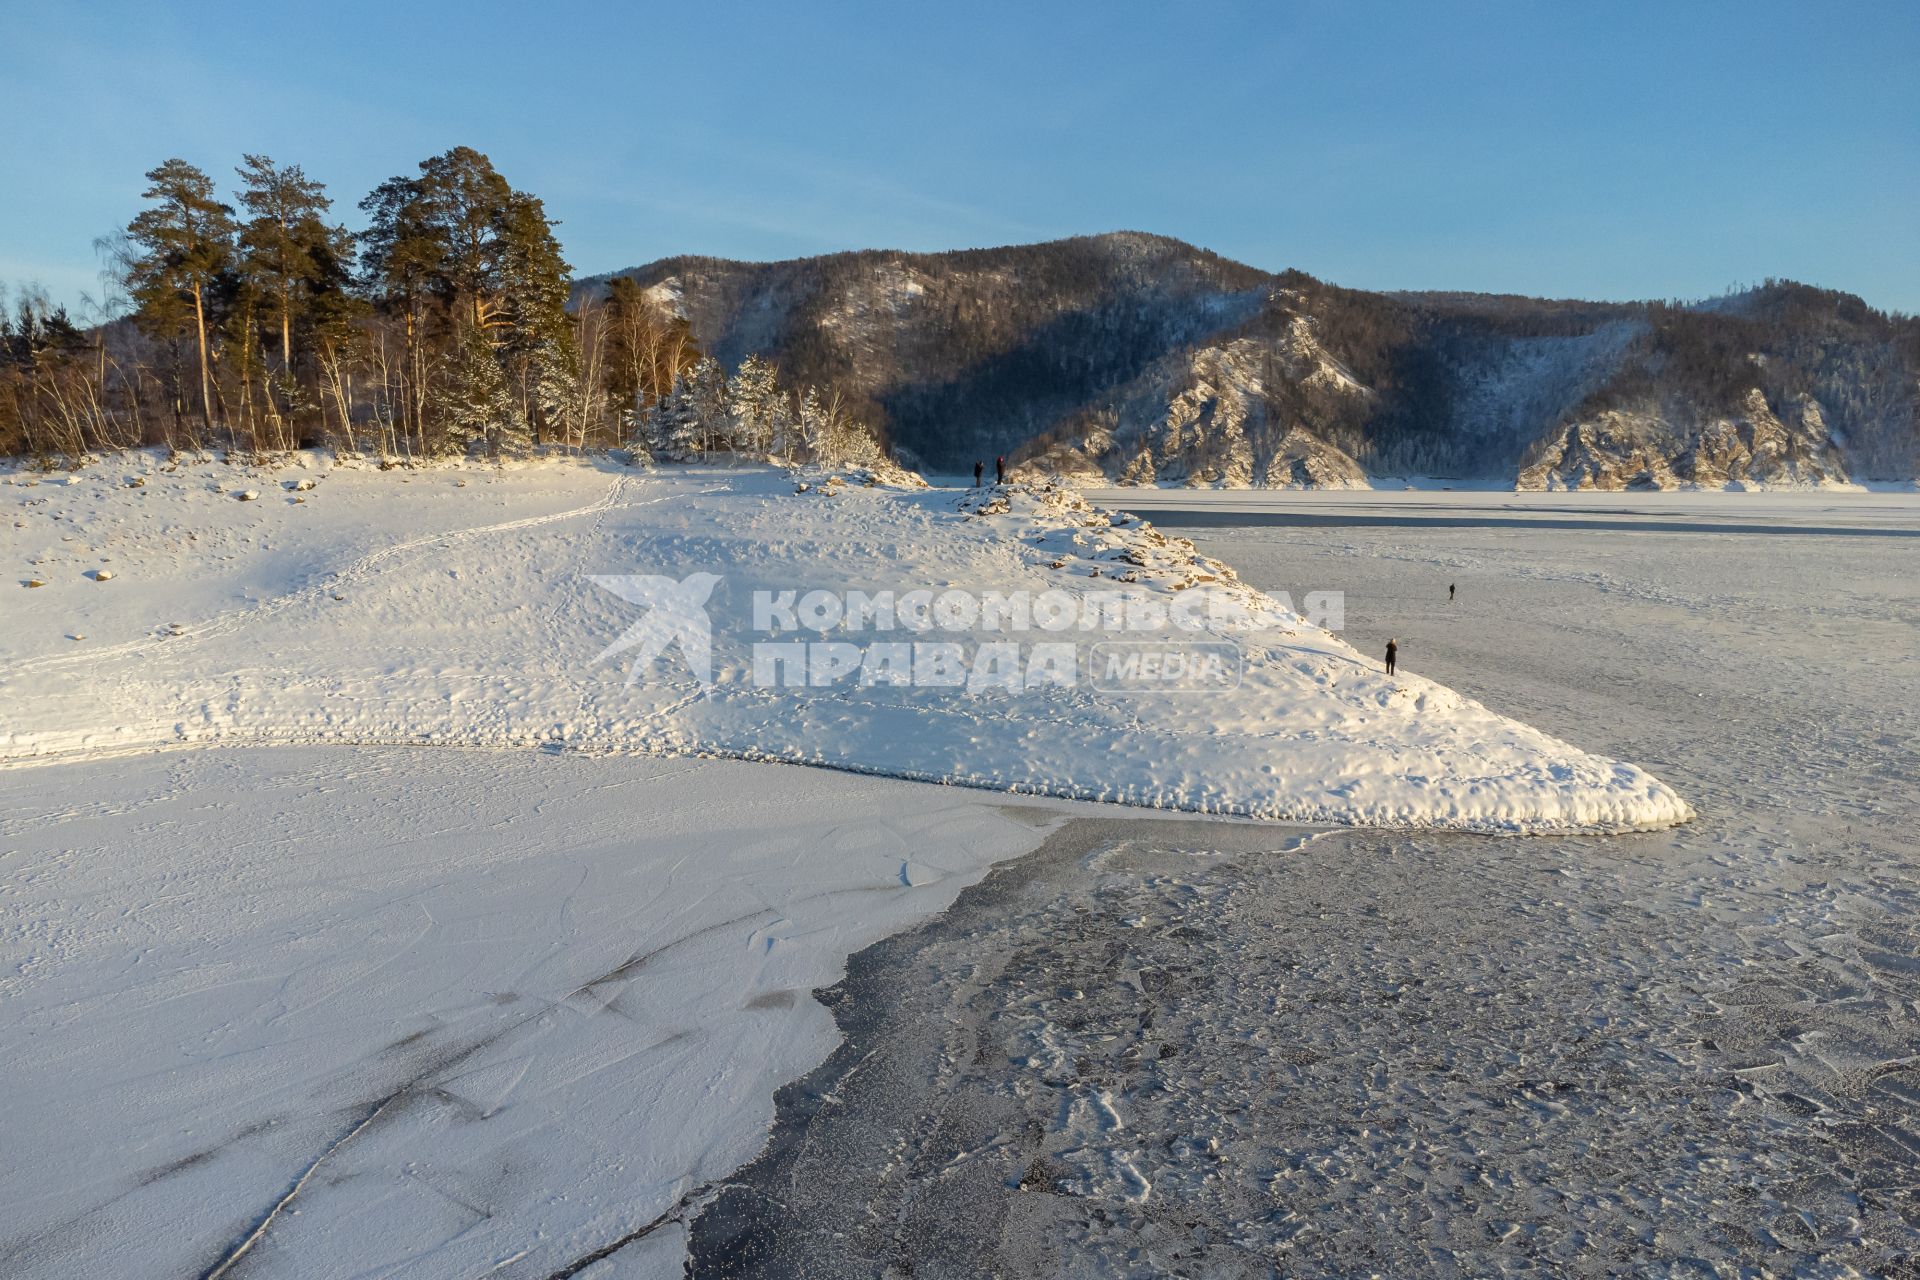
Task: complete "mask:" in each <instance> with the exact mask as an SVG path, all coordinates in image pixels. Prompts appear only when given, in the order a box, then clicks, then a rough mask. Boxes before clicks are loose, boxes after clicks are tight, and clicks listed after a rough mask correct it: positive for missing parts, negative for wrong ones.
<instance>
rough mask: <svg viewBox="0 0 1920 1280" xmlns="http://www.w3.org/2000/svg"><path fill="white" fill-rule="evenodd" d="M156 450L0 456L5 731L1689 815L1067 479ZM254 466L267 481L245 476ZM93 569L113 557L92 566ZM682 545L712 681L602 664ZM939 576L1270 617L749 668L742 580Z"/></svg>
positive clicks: (1290, 811)
mask: <svg viewBox="0 0 1920 1280" xmlns="http://www.w3.org/2000/svg"><path fill="white" fill-rule="evenodd" d="M155 461H156V460H155V459H154V458H152V457H149V456H145V455H135V457H134V459H133V461H132V463H131V464H129V465H144V466H145V467H146V470H145V471H144V472H143V473H142V476H141V478H143V479H144V480H145V481H146V483H145V484H144V485H142V486H141V487H139V488H128V487H126V486H125V485H124V484H123V483H122V477H121V474H120V473H121V471H123V470H125V469H126V468H125V467H120V468H118V469H116V468H113V467H110V466H100V467H95V468H91V469H89V470H86V471H83V472H80V473H78V474H77V475H76V476H74V477H72V479H73V481H74V483H70V484H51V483H34V484H32V485H31V487H29V483H28V482H29V481H30V480H31V479H32V478H31V477H27V476H23V475H12V476H9V477H7V478H8V479H9V480H10V481H11V482H12V483H10V484H8V485H5V486H0V510H4V511H6V512H10V513H11V514H12V516H13V519H11V520H9V521H8V522H7V525H8V526H10V527H0V547H4V549H5V550H6V551H7V552H8V553H9V554H10V555H12V556H13V557H14V558H15V560H16V561H18V562H19V563H21V565H22V572H23V574H24V573H26V572H32V573H34V574H35V575H37V577H38V578H39V579H44V580H45V581H46V583H47V585H46V586H44V587H40V588H32V589H27V590H21V589H19V588H15V590H16V593H17V594H16V596H15V607H16V609H18V610H20V615H19V616H20V621H19V622H18V623H17V624H16V625H13V626H10V627H9V628H8V629H7V631H6V633H5V634H4V636H0V656H3V657H4V659H5V666H4V668H3V669H0V759H16V760H17V759H26V758H38V759H43V760H44V759H54V758H68V757H75V756H81V755H86V754H90V753H99V752H103V751H118V750H127V749H135V748H143V747H153V746H177V745H190V744H207V743H213V742H226V743H236V742H239V743H260V742H279V743H321V742H334V743H418V742H425V743H433V744H438V745H462V746H528V745H538V746H545V747H563V748H568V749H574V750H596V751H629V750H640V751H654V752H681V753H713V754H723V755H733V756H740V757H745V758H750V759H766V760H782V761H790V762H796V763H808V764H820V765H829V766H833V767H836V768H843V769H851V770H855V771H861V772H874V773H884V774H889V775H893V776H899V777H906V778H914V779H921V780H927V781H936V782H945V783H960V784H965V785H971V786H980V787H987V788H992V789H996V790H1011V791H1022V792H1029V793H1038V794H1046V795H1054V796H1061V797H1069V798H1076V799H1087V800H1105V801H1118V802H1122V803H1127V804H1133V805H1142V806H1148V807H1154V808H1166V809H1182V810H1188V811H1194V812H1203V813H1224V814H1237V815H1246V816H1254V817H1263V818H1271V819H1282V820H1289V821H1313V822H1340V823H1356V824H1367V825H1399V826H1406V825H1419V826H1443V827H1451V828H1461V829H1473V830H1504V831H1554V830H1577V829H1605V830H1627V829H1636V828H1646V827H1658V826H1665V825H1668V824H1671V823H1674V822H1679V821H1684V820H1685V819H1686V818H1687V816H1688V814H1689V809H1688V807H1687V804H1686V802H1685V801H1684V800H1683V799H1682V798H1681V797H1680V796H1679V795H1677V794H1676V793H1675V792H1674V791H1672V790H1671V789H1670V788H1669V787H1667V786H1666V785H1665V784H1664V783H1662V782H1661V781H1659V780H1658V779H1656V778H1654V777H1653V776H1652V775H1650V774H1648V773H1646V772H1645V771H1644V770H1642V769H1640V768H1639V767H1637V766H1635V765H1632V764H1625V763H1620V762H1617V761H1615V760H1611V759H1607V758H1604V757H1601V756H1596V755H1591V754H1589V753H1587V752H1586V751H1583V750H1581V749H1580V748H1578V747H1576V746H1570V745H1568V743H1567V742H1564V741H1561V740H1558V739H1556V738H1553V737H1550V736H1548V735H1547V734H1545V733H1542V732H1540V731H1539V730H1537V729H1534V728H1532V727H1529V726H1528V725H1525V724H1522V723H1520V722H1518V721H1515V720H1512V719H1509V718H1507V717H1505V716H1502V715H1499V714H1496V713H1494V712H1492V711H1490V710H1488V709H1487V708H1486V707H1484V706H1482V705H1481V704H1479V703H1477V702H1474V701H1472V700H1470V699H1467V698H1464V697H1461V696H1460V695H1459V694H1457V693H1455V692H1454V691H1452V690H1450V689H1448V688H1446V687H1444V686H1443V685H1441V684H1439V683H1436V682H1435V681H1433V680H1431V679H1429V678H1428V677H1427V676H1425V675H1423V674H1418V673H1419V672H1420V671H1421V670H1422V668H1421V667H1420V664H1419V663H1418V661H1417V660H1415V659H1413V658H1412V656H1411V655H1409V658H1408V661H1407V663H1406V666H1407V668H1409V670H1406V671H1403V672H1402V674H1401V675H1399V676H1398V677H1396V678H1389V677H1387V676H1386V675H1384V673H1383V672H1382V671H1381V669H1380V663H1379V660H1378V659H1377V658H1376V657H1374V656H1372V655H1371V654H1368V655H1363V654H1361V653H1359V652H1356V651H1355V650H1354V649H1353V648H1352V647H1350V646H1349V645H1348V644H1347V643H1346V642H1345V641H1344V640H1342V639H1341V638H1340V637H1338V636H1336V635H1334V634H1331V633H1329V632H1326V631H1323V630H1320V629H1319V628H1318V627H1314V626H1310V625H1308V624H1307V623H1305V622H1303V621H1301V619H1300V618H1299V617H1298V616H1296V615H1295V614H1294V613H1293V612H1292V610H1291V609H1289V608H1286V607H1283V606H1282V605H1281V604H1280V603H1279V602H1276V601H1274V600H1271V599H1268V598H1266V597H1264V596H1262V595H1261V594H1260V593H1258V592H1255V591H1252V590H1251V589H1249V588H1247V587H1245V586H1244V585H1242V584H1240V583H1238V582H1236V581H1235V580H1234V578H1233V576H1232V571H1231V569H1230V567H1229V566H1227V565H1223V564H1220V563H1217V562H1215V561H1213V560H1210V559H1208V558H1207V557H1204V556H1199V555H1196V553H1195V552H1194V551H1193V549H1192V547H1191V545H1190V544H1187V543H1185V542H1183V541H1181V540H1179V539H1170V538H1167V537H1166V536H1164V535H1163V534H1161V533H1159V532H1158V531H1156V530H1154V529H1152V528H1151V527H1148V526H1147V525H1146V524H1145V523H1144V522H1142V521H1141V520H1139V519H1137V518H1136V519H1125V520H1119V521H1117V522H1116V520H1115V519H1114V518H1112V517H1110V516H1109V514H1108V513H1106V512H1103V511H1099V510H1095V509H1092V508H1089V507H1088V506H1087V505H1086V504H1085V503H1084V502H1082V501H1080V500H1079V499H1078V498H1077V497H1076V496H1075V495H1072V494H1070V493H1065V492H1060V491H1038V492H1036V491H1029V490H1025V489H1022V488H1013V489H1009V490H1006V491H997V492H996V493H994V494H993V495H990V496H988V497H987V498H986V499H985V500H984V501H971V500H970V499H974V498H980V497H981V495H978V494H976V495H969V496H968V497H962V496H961V495H958V494H956V493H953V492H951V491H941V490H932V491H926V490H921V491H913V490H901V489H892V488H885V487H877V488H868V487H864V486H860V485H838V484H815V485H813V486H811V487H810V488H809V489H808V490H807V492H805V493H796V492H794V488H795V486H794V485H793V483H792V482H791V481H790V480H789V479H788V478H787V477H786V476H785V475H783V474H782V473H780V472H778V471H774V470H771V469H767V468H739V469H726V468H692V469H678V468H676V469H668V470H664V471H660V472H653V473H632V472H626V471H624V470H623V469H620V468H614V467H607V466H594V465H590V464H585V463H582V464H580V465H578V466H536V467H528V468H525V469H519V470H512V471H507V472H504V473H502V472H494V471H491V470H486V469H480V470H474V469H467V468H445V469H436V470H429V471H426V472H423V473H419V474H415V475H412V476H396V475H394V474H382V473H378V472H372V471H369V470H364V469H352V468H347V469H334V470H331V471H329V472H327V473H325V474H324V475H323V476H322V477H321V478H320V481H319V483H318V484H317V485H315V486H314V487H313V488H312V489H310V490H306V491H298V492H295V491H293V490H291V489H290V486H292V485H295V484H297V483H298V481H297V480H295V479H288V478H285V477H284V476H281V477H278V479H277V482H276V481H275V480H272V479H269V480H264V481H263V480H262V479H261V478H260V477H259V476H256V475H252V474H249V473H248V471H247V470H246V469H244V468H229V467H227V466H224V465H220V464H210V465H208V464H203V465H192V464H188V465H182V466H179V467H177V468H173V469H167V468H165V467H160V466H157V465H155ZM243 487H250V488H252V489H269V487H270V491H271V493H272V495H273V497H272V498H271V499H270V500H263V501H260V502H254V503H237V502H234V501H231V499H230V493H231V491H232V490H234V489H236V488H242V489H243V491H244V488H243ZM296 498H298V499H302V501H299V502H298V503H296V502H295V499H296ZM104 567H111V569H112V570H113V571H114V573H115V577H114V579H113V580H112V581H111V582H98V581H95V580H93V579H91V578H90V577H88V576H86V575H87V574H88V573H90V572H97V570H98V569H100V568H104ZM694 573H707V574H714V575H718V576H719V585H718V587H717V589H716V590H715V592H714V594H713V596H712V598H711V601H710V606H709V607H710V609H711V612H712V614H713V620H714V636H713V642H714V658H715V671H714V684H713V687H712V688H711V689H705V688H703V687H702V686H701V685H700V684H698V683H697V682H696V681H695V679H694V678H693V676H692V674H691V673H690V672H689V670H688V668H687V667H686V666H685V665H684V664H682V663H681V662H680V660H679V656H678V655H677V654H676V653H675V652H673V651H671V650H670V651H668V652H667V653H666V654H665V655H664V656H663V658H662V660H660V661H658V662H656V663H654V664H653V665H651V666H650V667H649V668H648V669H647V670H646V671H645V672H643V673H641V674H642V675H643V677H644V678H643V679H642V680H641V681H640V682H639V683H637V684H634V685H631V686H629V685H628V684H627V682H626V680H625V678H624V677H625V674H626V670H625V668H624V667H623V666H622V665H621V664H620V663H619V662H617V661H608V662H596V658H597V657H598V655H600V653H601V651H602V650H603V649H604V648H605V647H606V646H607V645H608V644H609V643H611V642H612V641H614V640H615V639H616V638H617V637H619V636H621V635H622V633H623V632H624V631H625V630H626V629H627V628H628V627H629V626H630V625H632V624H634V623H635V622H636V621H637V620H640V619H642V618H643V617H644V613H643V610H642V609H641V608H640V607H638V606H636V605H635V604H633V603H630V602H629V601H627V600H624V599H621V598H620V597H619V596H617V595H615V594H613V593H611V592H608V591H604V590H601V589H600V588H599V587H597V586H595V585H594V582H593V579H594V578H595V577H596V576H607V575H622V574H649V575H666V576H669V577H672V578H676V579H678V578H684V577H686V576H687V575H689V574H694ZM1342 585H1343V584H1342V583H1340V582H1339V581H1338V580H1328V581H1326V582H1324V583H1315V584H1312V586H1314V587H1315V588H1317V589H1323V590H1334V589H1339V588H1340V587H1341V586H1342ZM949 588H961V589H964V590H967V591H970V592H973V593H976V594H978V593H984V592H988V591H998V592H1013V591H1019V590H1025V591H1027V592H1030V593H1034V594H1038V593H1042V592H1046V591H1050V590H1054V591H1063V592H1066V593H1068V594H1069V595H1070V596H1072V597H1073V598H1076V599H1086V598H1087V597H1088V596H1089V595H1090V594H1091V593H1095V592H1130V593H1134V594H1136V595H1139V596H1142V597H1153V598H1158V599H1160V600H1162V601H1166V600H1171V599H1173V598H1175V597H1177V596H1178V594H1179V593H1180V592H1182V591H1184V590H1193V589H1199V588H1204V589H1206V590H1209V591H1216V592H1220V593H1223V594H1227V595H1230V596H1233V597H1235V598H1236V599H1238V600H1240V601H1241V602H1243V603H1244V604H1245V605H1246V606H1247V608H1248V609H1249V611H1250V613H1251V616H1252V617H1253V618H1254V620H1255V623H1256V625H1255V626H1253V627H1252V628H1251V629H1248V630H1242V631H1237V632H1235V633H1233V639H1234V641H1235V643H1237V644H1238V645H1239V646H1240V648H1241V651H1242V652H1243V653H1244V656H1245V665H1246V670H1245V677H1244V680H1243V681H1242V682H1241V684H1240V685H1239V687H1238V688H1236V689H1234V690H1233V691H1232V692H1231V693H1230V694H1227V695H1224V696H1223V695H1219V694H1195V693H1178V692H1174V693H1154V694H1148V693H1140V692H1112V691H1107V690H1103V689H1101V688H1097V687H1095V686H1094V684H1093V683H1092V682H1091V681H1086V680H1082V681H1081V682H1080V683H1079V684H1077V685H1076V686H1075V687H1071V688H1067V687H1059V686H1055V685H1050V684H1039V685H1036V686H1033V687H1026V688H1022V689H1018V690H1005V689H987V690H979V691H976V690H972V689H949V688H935V687H926V686H915V687H905V688H894V687H888V686H885V685H873V686H862V685H858V684H856V683H853V682H852V681H848V680H843V681H841V682H839V683H838V684H834V685H830V686H826V687H819V688H815V687H801V688H787V687H775V688H768V687H764V685H761V684H756V683H755V681H754V680H753V678H752V677H753V674H754V662H753V660H752V654H751V642H753V641H755V640H760V641H766V640H773V639H777V638H779V637H776V636H773V635H772V634H770V633H760V632H754V631H753V630H752V626H753V622H754V618H753V608H752V599H753V593H754V592H755V591H757V590H763V589H764V590H768V591H772V592H780V591H793V590H796V589H797V590H800V591H805V590H807V589H824V590H829V591H836V592H846V591H849V590H861V591H866V592H878V591H886V590H891V591H895V592H902V593H904V592H908V591H913V590H931V591H934V592H936V593H937V592H943V591H945V590H947V589H949ZM1104 634H1105V633H1100V632H1093V633H1086V632H1077V633H1075V635H1073V636H1069V637H1067V638H1068V639H1078V640H1080V641H1081V642H1082V644H1083V646H1084V645H1086V644H1087V643H1088V642H1091V641H1096V640H1098V639H1100V638H1102V636H1103V635H1104ZM1223 634H1224V633H1223ZM1009 636H1011V638H1012V639H1014V640H1016V641H1018V640H1023V639H1024V640H1031V641H1039V640H1049V639H1056V638H1059V637H1057V636H1055V635H1053V634H1052V633H1043V632H1038V631H1033V632H1029V633H1027V634H1025V635H1015V634H1012V633H1008V632H1004V631H1001V632H993V633H989V632H987V631H986V630H985V629H984V628H983V627H976V628H973V629H972V630H971V632H970V633H969V634H968V637H967V638H969V639H971V640H974V641H984V640H993V639H1006V638H1009ZM75 637H79V638H75ZM787 638H795V633H788V636H787ZM799 638H812V639H817V640H818V639H830V640H841V639H848V640H854V641H861V640H867V639H877V640H892V641H900V640H912V639H919V638H922V637H920V636H918V635H914V634H912V633H909V632H905V631H898V630H896V631H893V632H886V633H879V632H873V633H863V634H858V635H847V634H846V633H844V632H840V631H834V632H826V633H820V634H817V635H811V636H803V637H799ZM1122 638H1123V639H1130V638H1133V637H1131V636H1123V637H1122ZM1384 641H1385V637H1381V638H1380V643H1379V644H1378V645H1377V646H1374V647H1375V648H1384ZM1577 729H1578V726H1573V727H1572V730H1569V734H1570V736H1571V737H1573V738H1575V739H1576V740H1577V739H1578V736H1579V735H1578V733H1577V732H1574V731H1573V730H1577Z"/></svg>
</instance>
